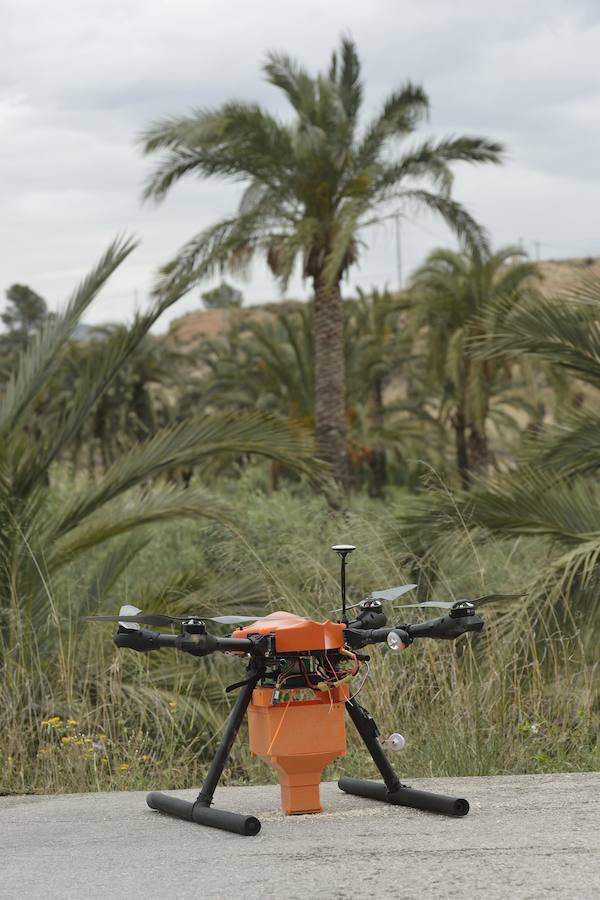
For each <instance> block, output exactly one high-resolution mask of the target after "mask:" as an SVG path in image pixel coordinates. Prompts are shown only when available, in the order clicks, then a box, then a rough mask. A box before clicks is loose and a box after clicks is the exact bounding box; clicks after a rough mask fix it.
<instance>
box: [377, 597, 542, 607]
mask: <svg viewBox="0 0 600 900" xmlns="http://www.w3.org/2000/svg"><path fill="white" fill-rule="evenodd" d="M524 596H525V594H485V595H484V596H483V597H475V599H474V600H466V599H462V600H455V601H453V602H451V601H445V600H425V601H424V602H423V603H404V604H400V605H399V606H395V607H394V609H461V608H462V607H467V608H474V609H477V608H478V607H479V606H485V605H486V604H487V603H496V602H497V601H498V600H506V601H509V600H517V599H519V598H520V597H524Z"/></svg>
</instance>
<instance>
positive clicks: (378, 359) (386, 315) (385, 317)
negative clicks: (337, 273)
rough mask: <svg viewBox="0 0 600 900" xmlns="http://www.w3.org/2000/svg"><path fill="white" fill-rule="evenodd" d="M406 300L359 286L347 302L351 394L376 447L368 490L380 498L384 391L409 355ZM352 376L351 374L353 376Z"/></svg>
mask: <svg viewBox="0 0 600 900" xmlns="http://www.w3.org/2000/svg"><path fill="white" fill-rule="evenodd" d="M406 305H407V304H406V300H405V299H404V298H402V299H399V298H398V297H396V296H394V295H393V294H391V293H390V292H389V291H387V290H385V291H382V292H380V291H378V290H376V289H373V290H372V291H371V293H370V294H367V293H365V292H364V291H361V290H360V289H359V291H358V298H357V299H356V300H355V301H353V302H351V303H349V304H348V306H349V314H348V316H347V343H348V344H349V345H350V348H351V350H352V353H351V356H350V358H351V368H350V376H351V380H352V381H353V384H351V385H350V393H351V394H354V395H355V396H356V397H357V398H360V400H361V401H362V402H363V403H364V404H365V406H366V410H367V416H368V419H369V431H370V432H371V436H372V440H374V441H375V446H373V448H372V450H371V468H372V472H373V479H372V489H371V493H372V495H373V496H375V497H380V496H381V494H382V491H383V487H384V485H385V482H386V479H387V472H386V451H385V448H384V447H383V446H382V443H381V442H382V435H383V432H384V427H385V412H386V410H385V404H384V390H385V388H386V387H387V385H388V384H389V383H390V382H391V381H392V379H393V378H394V376H398V375H399V374H400V373H401V372H402V369H403V367H404V364H405V362H406V361H407V357H408V356H409V354H410V348H411V338H410V335H409V334H408V333H407V332H406V331H404V329H403V327H402V326H403V322H402V320H401V318H400V312H401V310H404V309H405V308H406ZM352 376H354V377H352Z"/></svg>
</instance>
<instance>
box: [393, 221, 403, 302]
mask: <svg viewBox="0 0 600 900" xmlns="http://www.w3.org/2000/svg"><path fill="white" fill-rule="evenodd" d="M393 219H394V224H395V226H396V274H397V277H398V290H399V291H401V290H402V232H401V225H400V213H399V212H398V211H396V212H395V213H393Z"/></svg>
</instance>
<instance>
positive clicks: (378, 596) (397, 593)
mask: <svg viewBox="0 0 600 900" xmlns="http://www.w3.org/2000/svg"><path fill="white" fill-rule="evenodd" d="M416 586H417V585H416V584H402V585H400V586H399V587H393V588H386V590H384V591H372V592H371V593H370V594H369V596H368V597H366V598H365V599H364V600H361V601H360V603H353V604H352V606H346V609H356V607H357V606H362V604H363V603H368V601H369V600H397V599H398V597H401V596H402V595H403V594H408V592H409V591H413V590H414V589H415V588H416ZM341 611H342V609H341V607H340V609H334V610H332V612H341Z"/></svg>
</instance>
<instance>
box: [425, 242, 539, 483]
mask: <svg viewBox="0 0 600 900" xmlns="http://www.w3.org/2000/svg"><path fill="white" fill-rule="evenodd" d="M525 256H526V254H525V253H523V251H522V250H521V249H520V248H519V247H513V246H507V247H503V248H501V249H500V250H498V251H496V252H495V253H475V254H473V253H457V252H455V251H452V250H443V249H438V250H434V251H433V252H432V253H431V254H430V255H429V256H428V258H427V260H426V261H425V263H424V264H423V265H422V266H421V267H420V268H419V269H417V271H416V272H415V273H414V275H413V277H412V282H411V297H412V319H413V327H415V329H416V330H419V329H422V334H423V337H424V340H425V346H426V355H427V363H426V368H427V370H428V371H429V373H430V376H431V378H432V380H433V382H434V384H436V385H438V386H439V387H440V388H441V401H440V402H441V406H442V409H444V410H447V411H448V412H449V415H450V422H451V424H452V428H453V430H454V434H455V444H456V462H457V468H458V472H459V475H460V479H461V483H462V486H463V487H465V488H468V487H469V484H470V482H471V477H472V473H475V474H478V475H481V474H484V473H485V472H486V471H487V468H488V463H489V447H488V435H487V430H486V425H487V420H488V418H489V415H490V403H491V400H492V397H493V396H494V395H495V394H497V393H498V392H499V391H500V390H501V388H502V386H503V385H506V384H507V382H508V381H509V380H510V371H509V370H508V368H507V366H506V364H505V362H504V361H501V362H499V363H496V362H494V361H493V360H491V359H489V358H488V357H482V356H481V355H478V354H477V353H476V351H475V348H474V346H473V341H474V339H476V338H478V337H479V338H481V337H482V336H483V335H485V334H486V330H487V331H490V330H491V331H492V332H493V330H494V328H495V325H496V324H497V323H496V319H497V317H491V316H490V310H493V309H494V306H495V304H497V302H498V299H499V298H504V300H505V310H506V309H510V308H511V307H512V306H513V305H514V304H515V303H517V302H518V300H519V299H520V297H521V296H522V292H523V289H524V287H525V285H527V283H528V282H530V281H531V279H532V278H534V277H535V276H536V275H537V270H536V267H535V265H534V264H533V263H529V262H527V261H525V259H524V257H525ZM512 399H513V400H514V398H512Z"/></svg>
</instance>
